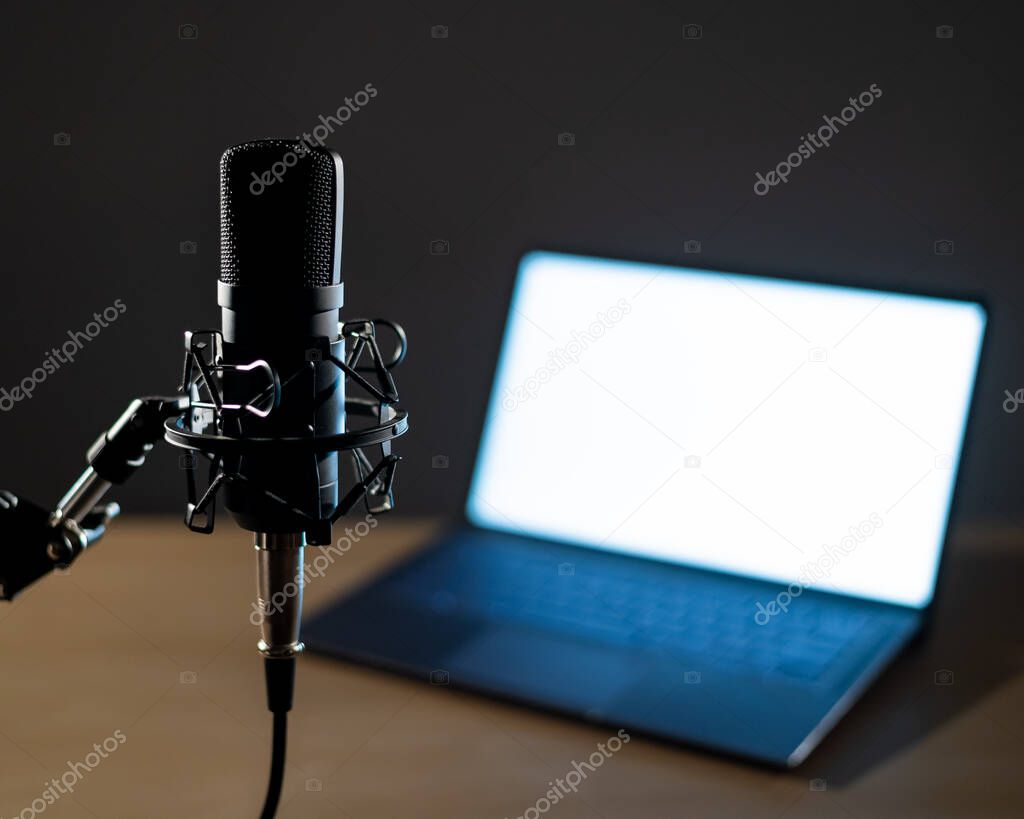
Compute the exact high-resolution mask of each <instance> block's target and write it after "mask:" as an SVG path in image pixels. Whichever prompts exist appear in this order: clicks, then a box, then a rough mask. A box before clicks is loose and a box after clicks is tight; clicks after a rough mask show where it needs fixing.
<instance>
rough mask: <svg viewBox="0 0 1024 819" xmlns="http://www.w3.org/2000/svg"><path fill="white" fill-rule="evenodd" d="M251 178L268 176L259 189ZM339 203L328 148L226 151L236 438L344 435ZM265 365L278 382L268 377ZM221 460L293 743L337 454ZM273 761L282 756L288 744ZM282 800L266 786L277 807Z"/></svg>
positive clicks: (273, 683)
mask: <svg viewBox="0 0 1024 819" xmlns="http://www.w3.org/2000/svg"><path fill="white" fill-rule="evenodd" d="M253 179H265V180H266V183H265V184H262V185H261V186H260V187H259V188H257V187H255V186H254V184H253V181H252V180H253ZM343 198H344V171H343V166H342V161H341V157H340V156H338V154H336V153H335V152H334V151H331V150H329V149H326V148H313V147H310V146H308V145H306V144H305V143H300V142H293V141H288V140H263V141H258V142H247V143H244V144H241V145H235V146H233V147H231V148H228V149H227V150H226V151H225V152H224V154H223V155H222V156H221V160H220V279H219V281H218V284H217V302H218V304H219V305H220V308H221V335H222V348H221V349H222V356H223V364H224V365H226V366H225V369H224V370H223V371H222V390H223V402H224V404H226V405H229V406H237V407H240V408H244V409H242V410H240V411H239V412H237V413H236V414H235V415H233V416H232V426H233V427H234V429H233V430H232V432H233V433H234V434H235V435H237V436H239V437H241V438H246V437H247V436H257V435H258V436H260V437H262V438H268V437H269V438H276V439H295V438H303V437H313V438H316V437H325V436H329V435H336V434H341V433H344V431H345V390H344V380H343V378H344V376H343V374H342V372H341V371H340V370H339V369H338V368H337V367H318V366H317V363H318V362H319V361H321V360H322V359H323V356H324V352H326V351H324V350H323V349H322V348H321V347H320V346H318V345H321V344H323V340H325V339H326V341H327V343H328V345H329V347H330V348H332V350H331V351H332V352H335V353H337V354H339V355H340V356H341V357H344V340H343V339H342V337H341V333H340V326H341V325H340V308H341V306H342V302H343V285H342V282H341V227H342V202H343ZM254 363H259V364H262V365H265V367H266V369H264V367H262V366H253V364H254ZM267 372H270V373H272V374H273V375H272V380H273V383H272V384H270V385H267V384H261V382H260V377H261V374H265V373H267ZM261 387H262V389H261ZM245 409H248V410H249V411H245ZM226 468H227V469H229V470H232V471H234V472H235V473H237V475H238V476H239V478H240V479H239V480H235V481H232V482H231V483H230V484H229V485H228V486H227V488H226V491H225V505H226V507H227V509H228V510H229V511H230V512H231V514H232V516H233V517H234V519H235V521H236V522H237V523H238V524H239V525H240V526H242V527H243V528H245V529H248V530H250V531H252V532H253V533H254V536H253V538H254V545H255V549H256V556H257V564H256V570H257V606H258V609H259V611H260V613H261V615H262V616H261V618H260V641H259V650H260V652H261V653H262V654H263V655H264V657H265V658H266V661H267V662H266V663H265V668H266V681H267V699H268V703H267V704H268V706H269V708H270V710H271V711H272V712H273V713H274V715H275V737H276V739H275V745H276V744H277V742H278V741H280V742H282V743H283V741H284V739H283V734H284V730H285V729H284V719H285V717H284V715H285V714H286V713H287V712H288V711H289V710H291V707H292V699H293V692H294V680H295V658H296V656H297V655H298V654H299V653H300V652H301V651H302V649H303V645H302V641H301V634H300V628H301V622H302V587H303V577H304V566H303V551H304V547H305V545H306V540H307V537H306V530H307V529H308V528H309V521H310V520H313V521H324V520H330V518H331V515H332V514H333V513H334V511H335V509H336V508H337V505H338V477H339V476H338V453H337V452H320V453H315V452H314V453H305V452H298V453H288V452H284V451H282V452H272V453H256V454H244V455H238V456H236V457H235V458H233V459H230V461H229V462H228V463H227V464H226ZM278 723H280V724H278ZM274 757H275V761H277V760H280V761H281V762H283V747H282V753H280V754H276V753H275V755H274ZM274 767H275V768H276V767H277V765H275V766H274ZM282 775H283V771H277V770H275V771H272V777H271V778H272V781H273V780H274V779H277V780H278V782H277V783H273V782H272V786H271V790H274V787H275V785H276V786H277V787H278V788H279V780H280V777H281V776H282ZM275 798H276V797H273V796H271V795H270V794H268V802H270V801H271V800H272V799H275ZM265 810H266V809H265ZM272 812H273V808H270V813H271V814H272Z"/></svg>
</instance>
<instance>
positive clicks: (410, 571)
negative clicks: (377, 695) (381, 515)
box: [304, 525, 922, 767]
mask: <svg viewBox="0 0 1024 819" xmlns="http://www.w3.org/2000/svg"><path fill="white" fill-rule="evenodd" d="M785 591H786V590H785V587H783V586H781V585H779V584H777V583H771V582H767V581H762V580H754V579H750V578H743V577H738V576H733V575H726V574H722V573H717V572H710V571H705V570H700V569H693V568H687V567H681V566H676V565H672V564H667V563H661V562H657V561H651V560H645V559H638V558H633V557H628V556H623V555H618V554H614V553H606V552H597V551H595V550H592V549H583V548H579V547H575V546H570V545H566V544H561V543H554V542H549V541H543V540H538V539H535V538H530V537H521V536H515V535H507V534H503V533H498V532H492V531H488V530H483V529H477V528H474V527H471V526H468V525H467V526H463V527H460V528H458V529H456V530H455V531H453V532H451V533H449V534H448V535H446V536H444V537H443V538H441V539H440V540H439V541H438V542H436V543H435V544H434V545H433V546H431V547H429V548H427V549H425V550H424V551H422V552H420V553H419V554H417V555H416V556H415V557H414V558H413V559H411V560H410V561H409V562H407V563H405V564H403V565H401V566H399V567H397V568H395V569H393V570H391V571H390V572H389V573H387V574H386V575H384V576H382V577H380V578H378V579H376V580H375V581H373V582H372V583H371V584H370V585H369V586H367V587H365V588H363V589H361V590H359V591H357V592H356V593H355V594H353V595H351V596H349V597H347V598H345V599H343V600H341V601H339V602H338V603H337V604H335V605H334V606H332V607H330V608H328V609H327V610H325V611H324V612H322V613H321V614H320V615H319V616H317V617H316V618H315V619H313V620H312V622H310V623H309V624H308V625H307V626H306V628H305V629H304V638H305V640H306V643H307V645H308V646H309V648H310V649H311V650H313V651H317V652H321V653H325V654H330V655H334V656H339V657H343V658H346V659H350V660H355V661H357V662H360V663H366V664H369V665H374V666H378V667H381V668H385V669H389V670H392V671H397V672H400V673H404V674H408V675H411V676H414V677H418V678H420V679H422V680H424V681H427V682H431V683H433V684H435V685H452V686H455V687H460V688H466V689H471V690H475V691H479V692H482V693H486V694H490V695H494V696H499V697H501V698H503V699H511V700H514V701H518V702H522V703H526V704H529V705H533V706H539V707H541V708H544V709H549V710H553V711H558V712H562V713H565V714H568V715H571V716H574V717H578V718H582V719H585V720H588V721H592V722H597V723H600V724H604V725H608V726H611V727H612V728H613V729H614V730H618V729H620V728H624V729H626V730H627V731H635V732H639V733H644V734H648V735H652V736H657V737H660V738H664V739H668V740H672V741H677V742H683V743H687V744H692V745H697V746H701V747H704V748H708V749H712V750H716V751H719V752H724V753H728V754H732V755H738V756H742V757H745V758H749V759H752V760H757V761H759V762H762V763H767V764H770V765H774V766H782V767H793V766H795V765H798V764H799V763H800V762H802V761H803V760H804V758H805V757H806V756H807V754H808V753H809V752H810V751H811V750H812V749H813V748H814V747H815V746H816V745H817V744H818V742H819V741H820V740H821V738H822V737H823V736H824V735H825V734H826V733H827V732H828V731H829V730H830V729H831V727H832V726H833V725H834V724H835V723H836V722H837V721H838V720H839V718H840V717H841V716H842V715H843V714H844V713H845V712H846V711H847V710H848V709H849V707H850V706H851V705H852V704H853V702H854V701H855V700H856V699H857V697H858V696H859V695H860V694H861V692H862V691H864V689H866V688H867V686H868V685H869V684H870V683H871V681H872V680H873V679H874V678H875V677H876V676H877V675H878V674H879V673H880V672H881V671H882V669H883V668H884V667H885V666H886V665H887V664H888V663H889V662H890V661H891V660H892V659H893V657H894V656H895V655H896V654H897V653H898V652H899V650H900V649H901V648H902V647H903V646H905V645H906V643H907V642H908V641H909V640H910V639H911V637H913V635H914V633H915V632H916V631H917V630H918V628H919V627H920V624H921V619H922V617H921V613H920V612H918V611H916V610H914V609H907V608H904V607H901V606H894V605H888V604H881V603H875V602H870V601H864V600H859V599H855V598H850V597H843V596H839V595H834V594H827V593H822V592H816V591H812V590H804V591H803V593H802V594H800V595H799V596H796V597H792V598H791V599H789V600H788V601H787V599H786V597H785V596H783V597H780V596H779V595H780V593H783V592H785ZM773 601H774V602H775V603H776V605H775V606H771V605H770V604H771V603H772V602H773ZM779 604H782V605H783V606H784V607H785V610H783V609H782V608H780V606H779ZM759 606H760V607H759ZM768 612H772V613H771V614H769V613H768Z"/></svg>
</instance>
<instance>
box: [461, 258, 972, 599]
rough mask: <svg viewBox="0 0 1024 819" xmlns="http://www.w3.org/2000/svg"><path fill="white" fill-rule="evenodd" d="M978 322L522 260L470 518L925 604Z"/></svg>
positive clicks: (860, 295) (773, 283)
mask: <svg viewBox="0 0 1024 819" xmlns="http://www.w3.org/2000/svg"><path fill="white" fill-rule="evenodd" d="M984 325H985V312H984V310H983V308H982V307H981V306H980V305H978V304H975V303H973V302H962V301H954V300H949V299H937V298H928V297H922V296H911V295H903V294H898V293H889V292H881V291H875V290H864V289H854V288H848V287H837V286H831V285H821V284H807V283H800V282H793V281H783V280H779V279H770V278H761V277H754V276H743V275H737V274H731V273H714V272H708V271H702V270H693V269H688V268H683V267H679V268H675V267H665V266H660V265H650V264H641V263H633V262H623V261H612V260H604V259H593V258H585V257H579V256H569V255H562V254H556V253H539V252H538V253H532V254H529V255H527V256H526V257H525V258H524V259H523V261H522V263H521V266H520V270H519V277H518V280H517V284H516V289H515V293H514V296H513V301H512V306H511V310H510V312H509V318H508V323H507V326H506V328H505V338H504V342H503V345H502V350H501V355H500V359H499V364H498V370H497V375H496V379H495V383H494V387H493V392H492V395H491V400H490V404H489V408H488V415H487V421H486V424H485V427H484V434H483V438H482V441H481V445H480V450H479V452H478V455H477V462H476V468H475V472H474V476H473V482H472V487H471V490H470V494H469V499H468V503H467V513H468V516H469V519H470V521H471V522H473V523H475V524H476V525H478V526H481V527H485V528H490V529H497V530H503V531H508V532H514V533H518V534H525V535H532V536H536V537H540V538H545V539H551V540H560V541H567V542H571V543H575V544H578V545H582V546H588V547H592V548H595V549H607V550H613V551H616V552H623V553H628V554H631V555H635V556H643V557H649V558H656V559H659V560H665V561H672V562H678V563H683V564H687V565H691V566H699V567H703V568H710V569H717V570H721V571H726V572H730V573H735V574H740V575H746V576H754V577H759V578H764V579H768V580H772V581H778V582H779V583H781V584H792V583H797V584H800V585H801V586H803V587H809V588H817V589H822V590H825V591H832V592H839V593H843V594H849V595H855V596H859V597H864V598H869V599H874V600H880V601H886V602H892V603H898V604H903V605H908V606H914V607H923V606H925V605H927V603H928V602H929V601H930V600H931V597H932V592H933V589H934V585H935V577H936V570H937V566H938V561H939V555H940V552H941V549H942V543H943V538H944V535H945V529H946V524H947V518H948V514H949V506H950V501H951V496H952V491H953V483H954V478H955V474H956V470H957V466H958V462H959V458H960V449H961V444H962V440H963V433H964V426H965V423H966V420H967V413H968V405H969V402H970V397H971V392H972V389H973V385H974V379H975V372H976V369H977V364H978V356H979V352H980V347H981V341H982V335H983V330H984Z"/></svg>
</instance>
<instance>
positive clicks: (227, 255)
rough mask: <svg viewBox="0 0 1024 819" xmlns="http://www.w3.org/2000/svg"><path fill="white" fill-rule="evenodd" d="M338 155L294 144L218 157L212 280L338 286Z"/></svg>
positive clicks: (239, 148) (261, 144)
mask: <svg viewBox="0 0 1024 819" xmlns="http://www.w3.org/2000/svg"><path fill="white" fill-rule="evenodd" d="M342 190H343V180H342V166H341V157H339V156H338V155H337V154H336V153H334V151H331V150H329V149H327V148H313V147H310V146H309V145H306V144H304V143H301V142H298V141H296V140H287V139H266V140H259V141H257V142H246V143H243V144H241V145H235V146H233V147H231V148H228V149H227V150H226V151H225V152H224V155H223V156H221V158H220V280H221V281H222V282H224V283H225V284H232V285H244V286H247V287H248V286H255V287H261V286H265V287H275V288H280V287H282V286H283V287H323V286H326V285H331V284H338V283H339V282H340V281H341V259H340V256H341V206H342V202H341V199H342Z"/></svg>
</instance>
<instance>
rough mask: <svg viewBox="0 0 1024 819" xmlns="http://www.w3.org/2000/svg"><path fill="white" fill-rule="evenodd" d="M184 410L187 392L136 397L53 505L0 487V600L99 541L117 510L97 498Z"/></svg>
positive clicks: (131, 469) (130, 470)
mask: <svg viewBox="0 0 1024 819" xmlns="http://www.w3.org/2000/svg"><path fill="white" fill-rule="evenodd" d="M187 410H188V396H149V397H145V398H136V399H135V400H134V401H132V402H131V403H130V404H129V405H128V407H127V409H125V411H124V412H123V413H121V416H120V417H119V418H118V419H117V420H116V421H115V422H114V423H113V425H112V426H111V427H110V429H108V430H106V431H105V432H104V433H103V434H102V435H100V436H99V438H97V439H96V441H95V442H94V443H93V445H92V446H91V447H89V450H88V452H87V453H86V460H87V461H88V464H89V465H88V466H87V467H86V468H85V471H84V472H83V473H82V474H81V475H80V476H79V478H78V480H76V481H75V482H74V483H73V484H72V485H71V488H70V489H69V490H68V491H67V492H66V493H65V495H64V497H62V498H61V499H60V500H59V501H58V502H57V505H56V507H55V508H54V509H52V510H47V509H44V508H42V507H41V506H37V505H36V504H34V503H32V502H31V501H28V500H26V499H25V498H22V497H19V496H17V495H15V494H14V493H13V492H9V491H7V490H0V600H13V599H14V597H15V596H16V595H17V594H18V593H19V592H21V591H23V590H24V589H25V588H26V587H27V586H29V585H31V584H32V583H34V582H35V581H37V580H39V579H40V578H42V577H45V576H46V575H48V574H49V573H50V572H51V571H53V570H54V569H56V568H58V567H63V566H68V565H70V564H71V563H72V562H73V561H74V560H75V558H77V557H78V556H79V555H80V554H81V553H82V552H84V551H85V550H86V549H87V548H88V547H89V546H91V545H92V544H93V543H95V542H96V541H97V540H99V539H100V538H101V537H102V536H103V534H104V533H105V532H106V527H107V524H109V523H110V521H111V520H113V519H114V518H115V517H116V516H117V515H118V513H119V512H120V511H121V510H120V507H119V506H118V505H117V504H116V503H107V504H101V503H100V501H101V500H102V499H103V496H104V495H106V493H107V491H108V490H109V489H110V487H111V486H113V485H115V484H122V483H124V482H125V481H126V480H128V478H130V477H131V476H132V475H134V474H135V472H136V470H138V469H139V467H141V466H142V465H143V464H144V463H145V461H146V456H147V455H148V454H149V451H150V450H151V449H152V448H153V445H154V444H155V443H156V442H157V441H159V440H161V439H162V438H163V437H164V422H165V421H166V420H167V419H168V418H174V417H176V416H178V415H180V414H181V413H183V412H186V411H187Z"/></svg>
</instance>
